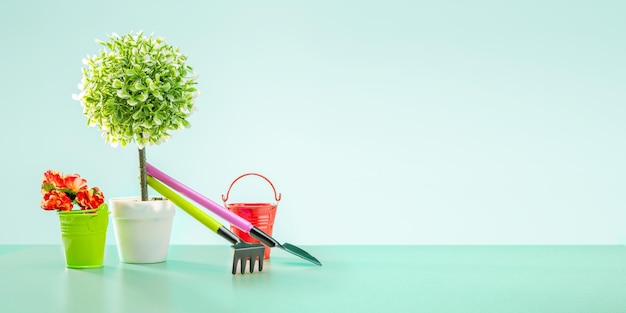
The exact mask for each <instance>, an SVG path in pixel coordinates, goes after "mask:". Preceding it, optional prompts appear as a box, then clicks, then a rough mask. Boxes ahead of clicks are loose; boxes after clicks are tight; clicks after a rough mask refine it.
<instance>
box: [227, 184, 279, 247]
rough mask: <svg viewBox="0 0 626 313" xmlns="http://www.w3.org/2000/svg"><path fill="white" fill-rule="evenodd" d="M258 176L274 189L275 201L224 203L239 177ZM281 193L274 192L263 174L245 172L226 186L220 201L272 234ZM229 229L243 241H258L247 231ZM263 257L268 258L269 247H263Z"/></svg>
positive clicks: (233, 227) (234, 228)
mask: <svg viewBox="0 0 626 313" xmlns="http://www.w3.org/2000/svg"><path fill="white" fill-rule="evenodd" d="M250 175H254V176H259V177H261V178H263V179H265V180H266V181H267V182H268V183H269V184H270V186H272V189H273V190H274V199H275V200H276V203H262V202H256V203H226V201H228V196H229V194H230V189H231V188H233V185H234V184H235V183H236V182H237V181H238V180H239V179H241V178H243V177H245V176H250ZM280 198H281V194H280V193H276V188H274V184H272V182H271V181H270V180H269V179H267V178H266V177H265V176H263V175H260V174H257V173H246V174H243V175H241V176H239V177H237V178H236V179H235V180H234V181H233V182H232V183H231V184H230V187H228V191H227V192H226V196H224V195H222V201H224V206H225V207H226V208H227V209H228V210H230V211H231V212H233V213H235V214H237V215H239V216H241V217H243V218H244V219H246V220H248V221H249V222H250V223H252V225H254V226H256V227H257V228H259V229H260V230H262V231H263V232H265V233H267V234H268V235H270V236H271V235H272V229H273V228H274V218H275V217H276V209H277V207H278V201H280ZM230 230H231V231H232V232H233V233H235V235H237V236H239V238H241V239H242V240H243V241H245V242H250V243H260V242H259V241H258V240H256V239H254V238H253V237H251V236H250V235H248V233H246V232H243V231H241V230H240V229H239V228H237V227H235V226H233V225H230ZM263 257H264V258H265V259H269V258H270V248H269V247H267V246H266V247H265V252H264V254H263Z"/></svg>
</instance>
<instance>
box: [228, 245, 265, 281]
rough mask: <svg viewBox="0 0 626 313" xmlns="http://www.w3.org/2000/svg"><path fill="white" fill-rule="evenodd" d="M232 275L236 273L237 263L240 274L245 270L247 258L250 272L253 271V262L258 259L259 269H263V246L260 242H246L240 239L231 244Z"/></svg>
mask: <svg viewBox="0 0 626 313" xmlns="http://www.w3.org/2000/svg"><path fill="white" fill-rule="evenodd" d="M232 247H233V249H234V252H233V271H232V273H233V275H235V274H236V273H237V265H239V268H240V272H241V274H243V273H245V272H246V261H248V260H249V264H250V265H249V268H250V273H254V263H256V260H259V271H262V270H263V252H264V251H265V246H263V245H261V244H254V243H246V242H243V241H240V242H238V243H236V244H234V245H233V246H232Z"/></svg>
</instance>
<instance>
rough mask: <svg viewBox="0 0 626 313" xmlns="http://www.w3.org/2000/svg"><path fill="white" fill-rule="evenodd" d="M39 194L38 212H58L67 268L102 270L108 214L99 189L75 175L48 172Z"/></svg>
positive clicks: (54, 171)
mask: <svg viewBox="0 0 626 313" xmlns="http://www.w3.org/2000/svg"><path fill="white" fill-rule="evenodd" d="M41 194H42V195H43V199H42V200H41V208H42V209H44V210H55V211H57V212H58V215H59V221H60V224H61V238H62V239H63V247H64V250H65V263H66V265H67V267H69V268H94V267H102V266H103V261H104V244H105V240H106V231H107V226H108V224H109V210H108V208H107V205H106V203H104V194H103V193H102V192H101V191H100V189H99V188H98V187H92V188H89V187H88V186H87V181H86V180H85V179H84V178H82V177H80V175H78V174H68V175H63V174H61V173H60V172H59V171H56V170H48V171H46V172H45V173H44V177H43V179H42V183H41Z"/></svg>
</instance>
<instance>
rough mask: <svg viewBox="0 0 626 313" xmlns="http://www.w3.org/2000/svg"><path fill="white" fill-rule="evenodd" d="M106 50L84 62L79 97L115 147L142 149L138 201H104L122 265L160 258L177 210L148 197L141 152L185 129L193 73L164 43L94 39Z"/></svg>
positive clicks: (135, 37) (140, 37)
mask: <svg viewBox="0 0 626 313" xmlns="http://www.w3.org/2000/svg"><path fill="white" fill-rule="evenodd" d="M97 42H98V43H99V44H101V45H102V46H103V47H104V49H102V50H100V51H99V54H98V55H94V56H90V57H87V58H86V59H84V60H83V63H84V64H85V65H86V67H83V69H82V73H83V75H82V76H83V77H82V81H81V83H80V84H79V89H80V93H79V94H77V95H74V98H75V99H76V100H79V101H80V103H81V105H82V107H83V113H84V114H85V115H86V116H87V124H88V125H89V126H97V127H98V128H99V129H100V130H101V131H102V135H103V137H104V139H105V142H106V143H109V144H111V145H112V146H114V147H115V146H117V145H122V146H126V145H127V144H129V143H131V142H134V143H135V144H136V145H137V149H138V152H139V182H140V190H141V198H138V197H127V198H113V199H111V200H110V201H109V205H110V207H111V216H112V218H113V226H114V229H115V234H116V240H117V244H118V252H119V254H120V258H121V260H122V261H123V262H130V263H154V262H162V261H165V258H166V256H167V247H168V245H169V238H170V233H171V225H172V218H173V215H174V206H173V204H172V203H171V202H170V201H169V200H165V199H155V198H149V196H148V187H147V180H146V147H147V146H150V145H154V144H160V143H162V142H165V141H167V140H168V139H169V138H170V131H173V130H177V129H183V128H187V127H189V126H190V125H189V122H188V121H187V118H188V117H189V115H190V114H191V113H192V111H193V109H194V102H195V97H196V96H197V94H198V91H197V89H196V87H195V85H196V84H197V81H196V77H195V76H194V74H193V69H192V68H191V67H190V66H189V65H187V62H186V61H187V57H186V56H185V55H184V54H182V53H181V51H180V49H179V48H176V47H173V46H171V45H169V44H167V43H166V42H165V40H164V39H163V38H160V37H154V36H153V35H150V36H146V35H144V33H143V32H138V33H133V32H130V33H128V34H125V35H123V36H119V35H117V34H112V35H111V36H109V40H108V41H106V42H105V41H100V40H97Z"/></svg>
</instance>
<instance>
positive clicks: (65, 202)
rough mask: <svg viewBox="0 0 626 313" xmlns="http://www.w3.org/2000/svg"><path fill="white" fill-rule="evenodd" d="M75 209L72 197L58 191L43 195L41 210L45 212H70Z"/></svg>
mask: <svg viewBox="0 0 626 313" xmlns="http://www.w3.org/2000/svg"><path fill="white" fill-rule="evenodd" d="M73 207H74V204H73V203H72V200H71V199H70V197H68V196H67V195H66V194H65V193H64V192H62V191H58V190H50V191H49V192H47V193H46V194H44V195H43V200H41V208H42V209H44V210H59V211H69V210H71V209H72V208H73Z"/></svg>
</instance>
